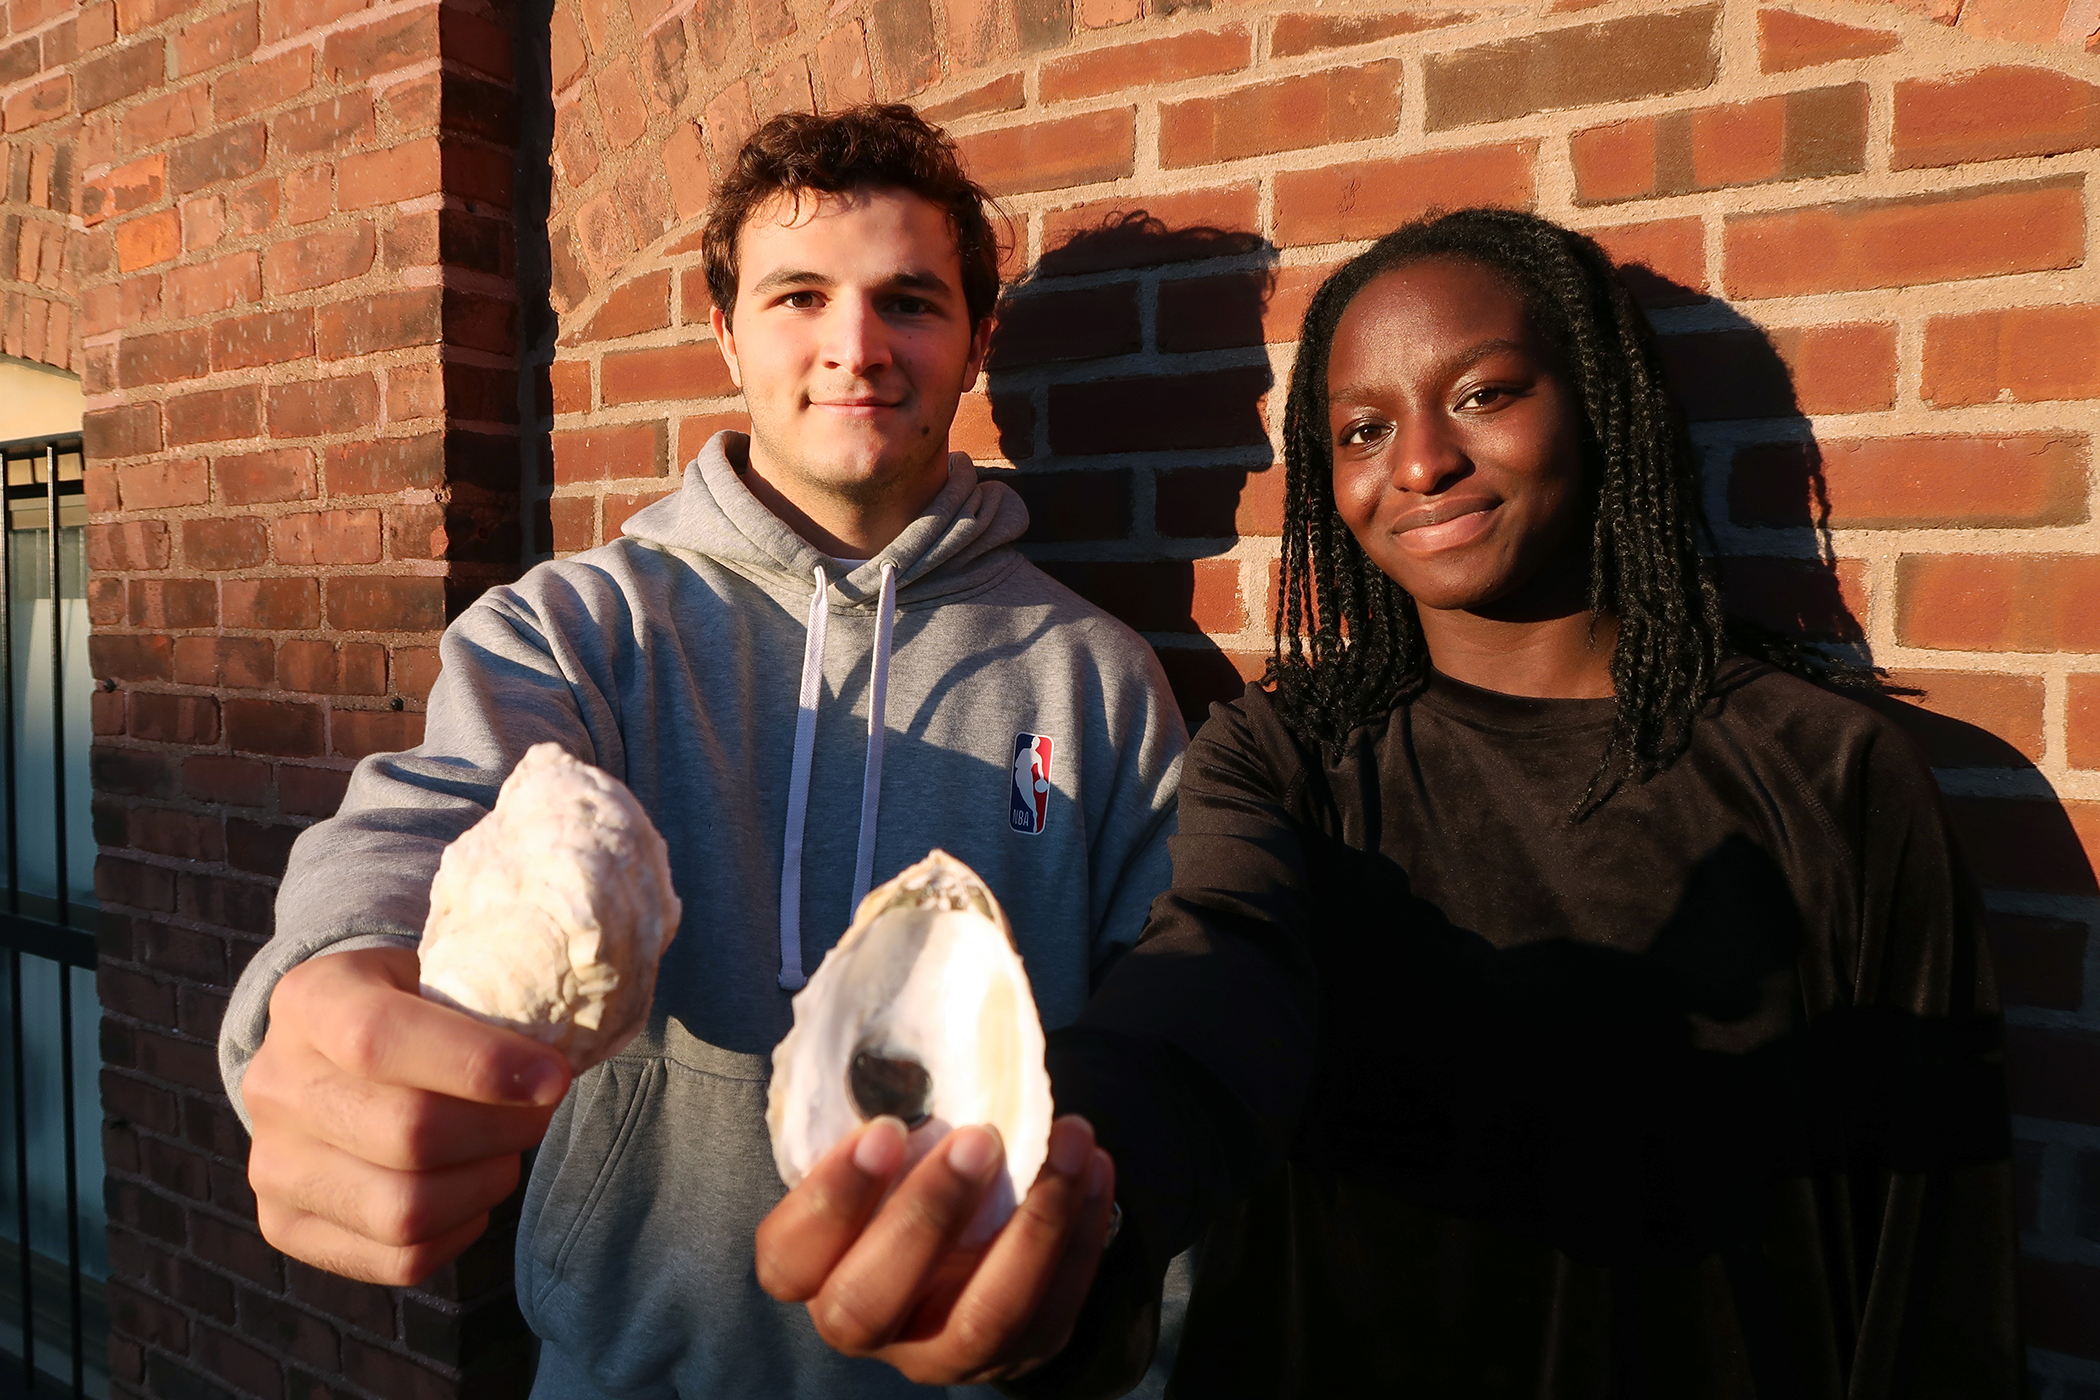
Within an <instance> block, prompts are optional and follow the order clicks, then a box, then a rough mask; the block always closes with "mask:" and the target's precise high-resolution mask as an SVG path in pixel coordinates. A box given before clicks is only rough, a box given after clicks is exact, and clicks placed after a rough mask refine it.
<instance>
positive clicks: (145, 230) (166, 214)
mask: <svg viewBox="0 0 2100 1400" xmlns="http://www.w3.org/2000/svg"><path fill="white" fill-rule="evenodd" d="M115 238H116V249H117V266H118V268H120V269H121V270H123V271H125V272H136V271H137V270H138V269H140V268H142V267H152V266H155V265H156V264H159V263H164V262H167V261H168V260H170V259H171V258H173V257H175V255H176V254H178V253H180V252H181V251H182V216H181V214H179V213H178V212H177V211H175V210H173V209H162V210H160V211H158V212H157V213H152V214H140V215H137V216H136V217H134V218H130V219H126V220H125V221H124V222H123V223H121V224H118V225H117V226H116V233H115Z"/></svg>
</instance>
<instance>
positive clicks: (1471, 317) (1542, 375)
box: [1327, 257, 1589, 619]
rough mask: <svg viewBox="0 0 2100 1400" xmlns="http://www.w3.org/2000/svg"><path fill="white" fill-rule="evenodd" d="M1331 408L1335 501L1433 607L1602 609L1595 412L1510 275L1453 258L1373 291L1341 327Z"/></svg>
mask: <svg viewBox="0 0 2100 1400" xmlns="http://www.w3.org/2000/svg"><path fill="white" fill-rule="evenodd" d="M1327 403H1328V409H1327V419H1328V426H1329V428H1330V430H1331V432H1330V436H1329V439H1328V441H1329V442H1330V443H1331V444H1332V446H1333V449H1334V498H1335V505H1336V506H1337V508H1338V509H1339V510H1340V512H1341V516H1342V519H1343V521H1344V522H1346V523H1347V525H1348V526H1349V529H1350V531H1351V533H1353V534H1354V535H1355V536H1356V538H1357V542H1358V543H1360V544H1361V545H1362V546H1363V548H1364V552H1365V553H1367V554H1369V555H1370V556H1371V560H1372V562H1373V563H1375V564H1377V566H1378V567H1379V568H1380V569H1382V570H1383V571H1384V572H1385V574H1386V575H1387V576H1388V577H1389V578H1391V579H1392V580H1393V581H1394V582H1395V583H1398V584H1399V585H1400V586H1401V587H1402V588H1404V589H1406V590H1407V591H1408V593H1409V594H1410V595H1412V596H1413V598H1414V600H1415V602H1416V604H1417V605H1418V606H1420V607H1422V608H1426V609H1432V610H1436V611H1454V610H1462V611H1468V612H1489V613H1493V614H1495V615H1497V616H1507V617H1511V618H1513V619H1514V618H1519V617H1522V618H1537V617H1550V616H1560V615H1564V614H1566V613H1568V612H1570V611H1575V610H1579V609H1581V608H1583V607H1585V606H1586V605H1587V595H1588V572H1589V571H1588V569H1587V567H1586V564H1585V559H1586V555H1585V553H1584V551H1583V550H1582V549H1581V548H1579V547H1577V536H1578V535H1579V533H1580V532H1581V527H1582V525H1583V522H1584V518H1585V515H1586V512H1585V510H1584V507H1583V483H1582V451H1581V427H1580V420H1579V413H1580V407H1579V405H1578V404H1577V402H1576V399H1575V393H1574V389H1573V386H1571V385H1570V384H1569V383H1568V381H1567V379H1566V378H1565V376H1564V375H1563V374H1562V373H1561V371H1560V368H1559V365H1558V363H1557V361H1556V359H1555V357H1554V355H1553V353H1552V351H1551V349H1550V348H1549V347H1548V346H1547V345H1546V343H1545V342H1544V341H1543V340H1542V339H1541V338H1540V337H1539V335H1538V333H1537V332H1536V331H1535V330H1534V329H1533V327H1532V325H1531V318H1530V317H1529V316H1528V315H1526V314H1525V310H1524V305H1523V302H1522V301H1521V300H1520V299H1519V298H1518V297H1517V295H1516V293H1514V292H1513V291H1511V290H1510V289H1509V287H1507V286H1506V285H1505V284H1504V283H1503V281H1502V279H1501V278H1500V277H1498V276H1496V274H1494V273H1493V272H1491V271H1489V270H1488V269H1487V268H1486V267H1484V266H1482V265H1481V264H1479V263H1475V262H1469V261H1464V260H1460V259H1456V258H1446V257H1439V258H1431V259H1426V260H1424V261H1422V262H1418V263H1413V264H1410V265H1408V266H1406V267H1403V268H1400V269H1398V270H1396V271H1393V272H1388V273H1386V274H1385V275H1383V276H1382V277H1379V278H1378V279H1377V280H1375V281H1373V282H1372V283H1370V284H1369V285H1368V286H1366V287H1365V288H1364V289H1363V291H1361V292H1359V293H1358V294H1357V296H1356V299H1355V300H1354V301H1352V302H1351V303H1350V304H1349V307H1348V309H1347V310H1346V311H1345V312H1343V314H1342V320H1341V324H1340V325H1339V326H1338V327H1337V328H1336V331H1335V337H1334V347H1333V350H1332V352H1331V354H1330V356H1329V359H1328V366H1327Z"/></svg>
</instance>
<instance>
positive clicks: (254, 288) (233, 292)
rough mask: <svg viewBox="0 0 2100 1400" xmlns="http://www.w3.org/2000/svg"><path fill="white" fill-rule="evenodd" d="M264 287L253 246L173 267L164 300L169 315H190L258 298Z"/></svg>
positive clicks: (181, 317) (186, 316)
mask: <svg viewBox="0 0 2100 1400" xmlns="http://www.w3.org/2000/svg"><path fill="white" fill-rule="evenodd" d="M261 291H262V284H261V277H260V274H259V272H258V271H257V268H256V261H255V253H254V251H253V250H252V249H249V250H243V251H241V252H238V253H228V254H227V255H226V256H225V257H223V258H214V259H212V260H211V261H210V262H207V263H192V264H191V265H189V266H188V267H176V268H170V269H169V270H168V275H167V278H166V283H165V293H164V296H163V301H164V303H165V307H166V312H167V315H169V316H170V317H174V318H177V319H187V318H189V317H192V316H206V315H210V314H211V313H213V312H215V311H224V310H226V309H228V308H229V307H234V306H239V305H241V304H242V303H244V302H251V301H255V300H257V299H258V298H259V297H260V296H261Z"/></svg>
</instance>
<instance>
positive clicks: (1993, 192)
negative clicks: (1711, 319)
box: [1723, 179, 2085, 297]
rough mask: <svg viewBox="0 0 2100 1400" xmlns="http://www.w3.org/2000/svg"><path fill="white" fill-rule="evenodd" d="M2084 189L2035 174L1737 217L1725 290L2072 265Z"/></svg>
mask: <svg viewBox="0 0 2100 1400" xmlns="http://www.w3.org/2000/svg"><path fill="white" fill-rule="evenodd" d="M2082 190H2083V187H2082V186H2081V185H2080V184H2079V183H2078V182H2077V181H2075V180H2074V181H2065V180H2061V179H2056V180H2038V181H2033V182H2030V183H2026V184H2011V185H1994V186H1986V187H1983V188H1980V189H1969V190H1955V191H1948V192H1945V193H1939V194H1925V195H1913V196H1910V197H1907V198H1902V199H1874V200H1858V201H1854V202H1850V203H1843V204H1830V205H1824V206H1821V207H1818V208H1813V209H1793V210H1784V211H1777V212H1773V213H1757V214H1741V215H1734V216H1731V217H1730V218H1729V220H1728V222H1727V227H1726V231H1725V233H1724V243H1723V246H1724V249H1725V253H1724V262H1725V269H1726V270H1725V272H1724V274H1723V275H1724V278H1725V282H1726V288H1727V291H1728V292H1729V293H1730V294H1731V295H1734V296H1742V297H1768V296H1799V295H1804V294H1809V293H1814V292H1828V291H1854V290H1865V289H1868V288H1874V287H1907V286H1915V285H1917V284H1920V283H1925V282H1945V281H1953V280H1956V279H1959V278H1967V277H1992V276H1999V275H2002V274H2005V273H2013V272H2034V271H2040V270H2044V269H2048V268H2059V267H2073V266H2076V265H2077V264H2078V263H2079V262H2080V261H2081V260H2082V259H2083V258H2084V256H2085V207H2084V206H2085V202H2084V198H2083V192H2082Z"/></svg>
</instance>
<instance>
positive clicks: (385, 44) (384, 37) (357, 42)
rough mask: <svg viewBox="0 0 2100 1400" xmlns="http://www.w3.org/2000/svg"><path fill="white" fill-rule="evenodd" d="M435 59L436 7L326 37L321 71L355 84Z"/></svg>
mask: <svg viewBox="0 0 2100 1400" xmlns="http://www.w3.org/2000/svg"><path fill="white" fill-rule="evenodd" d="M437 56H438V15H437V7H436V6H431V7H430V8H428V9H416V10H409V11H407V12H405V13H402V14H394V15H388V16H386V17H385V18H383V19H377V20H374V21H372V22H371V23H370V24H363V25H359V26H357V27H356V28H354V29H342V30H338V31H336V32H335V33H334V34H331V35H329V36H328V45H327V47H326V48H325V49H323V50H322V53H321V67H322V70H323V71H324V72H325V73H327V75H328V76H329V77H331V78H334V79H335V80H336V81H337V82H340V83H358V82H362V81H364V80H365V79H367V78H370V77H372V76H373V75H374V74H377V73H386V72H391V71H392V70H394V69H396V68H404V67H406V66H408V65H409V64H411V63H422V62H426V61H427V60H429V59H433V58H436V57H437Z"/></svg>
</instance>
